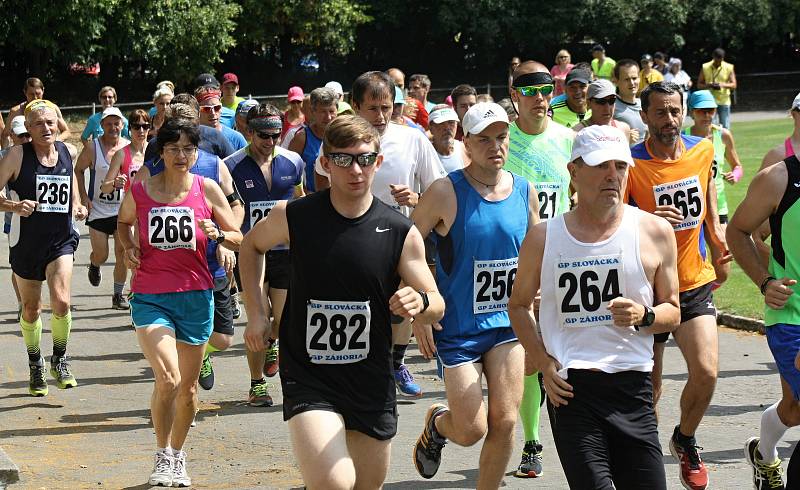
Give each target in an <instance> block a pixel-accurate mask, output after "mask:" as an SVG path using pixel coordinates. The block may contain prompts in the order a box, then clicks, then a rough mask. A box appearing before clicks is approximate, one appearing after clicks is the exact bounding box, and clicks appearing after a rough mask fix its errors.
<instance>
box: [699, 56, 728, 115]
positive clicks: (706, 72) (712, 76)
mask: <svg viewBox="0 0 800 490" xmlns="http://www.w3.org/2000/svg"><path fill="white" fill-rule="evenodd" d="M731 73H733V65H732V64H730V63H726V62H725V61H723V62H722V63H721V64H720V65H719V67H715V66H714V62H713V61H709V62H708V63H703V78H705V80H706V83H707V84H712V83H727V82H728V80H730V78H731ZM709 90H710V91H711V95H713V96H714V100H716V101H717V104H718V105H731V89H729V88H721V89H719V90H715V89H713V88H709Z"/></svg>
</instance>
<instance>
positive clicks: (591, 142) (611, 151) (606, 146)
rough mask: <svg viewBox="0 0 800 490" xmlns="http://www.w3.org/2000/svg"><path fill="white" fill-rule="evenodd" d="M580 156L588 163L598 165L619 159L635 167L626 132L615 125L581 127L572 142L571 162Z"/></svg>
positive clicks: (592, 165) (593, 165)
mask: <svg viewBox="0 0 800 490" xmlns="http://www.w3.org/2000/svg"><path fill="white" fill-rule="evenodd" d="M578 158H581V159H583V161H584V163H586V165H589V166H590V167H596V166H597V165H600V164H601V163H603V162H607V161H609V160H619V161H622V162H625V163H627V164H628V165H630V166H631V167H634V166H635V164H634V163H633V158H631V149H630V147H629V146H628V140H627V138H625V133H623V132H622V131H621V130H619V129H617V128H615V127H613V126H600V125H594V126H589V127H588V128H584V129H581V130H580V131H579V132H578V134H577V135H576V136H575V142H574V143H572V155H571V156H570V157H569V161H570V162H574V161H575V160H577V159H578Z"/></svg>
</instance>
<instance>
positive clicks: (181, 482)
mask: <svg viewBox="0 0 800 490" xmlns="http://www.w3.org/2000/svg"><path fill="white" fill-rule="evenodd" d="M172 458H173V464H172V486H173V487H190V486H192V479H191V478H189V474H188V473H186V451H178V452H176V453H174V454H173V456H172Z"/></svg>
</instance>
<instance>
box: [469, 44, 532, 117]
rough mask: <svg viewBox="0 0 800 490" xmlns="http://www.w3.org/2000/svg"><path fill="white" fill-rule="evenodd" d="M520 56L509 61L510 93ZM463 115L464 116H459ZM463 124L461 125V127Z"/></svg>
mask: <svg viewBox="0 0 800 490" xmlns="http://www.w3.org/2000/svg"><path fill="white" fill-rule="evenodd" d="M519 63H520V61H519V56H514V57H512V58H511V61H510V62H509V63H508V93H509V94H510V93H511V84H512V83H513V82H514V70H516V69H517V67H518V66H519ZM459 117H463V116H459ZM460 127H461V126H460V125H459V128H460Z"/></svg>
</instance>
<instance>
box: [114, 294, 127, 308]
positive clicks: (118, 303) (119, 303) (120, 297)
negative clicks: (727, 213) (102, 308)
mask: <svg viewBox="0 0 800 490" xmlns="http://www.w3.org/2000/svg"><path fill="white" fill-rule="evenodd" d="M111 309H113V310H130V309H131V305H130V304H129V303H128V298H126V297H125V295H124V294H115V295H113V296H111Z"/></svg>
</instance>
